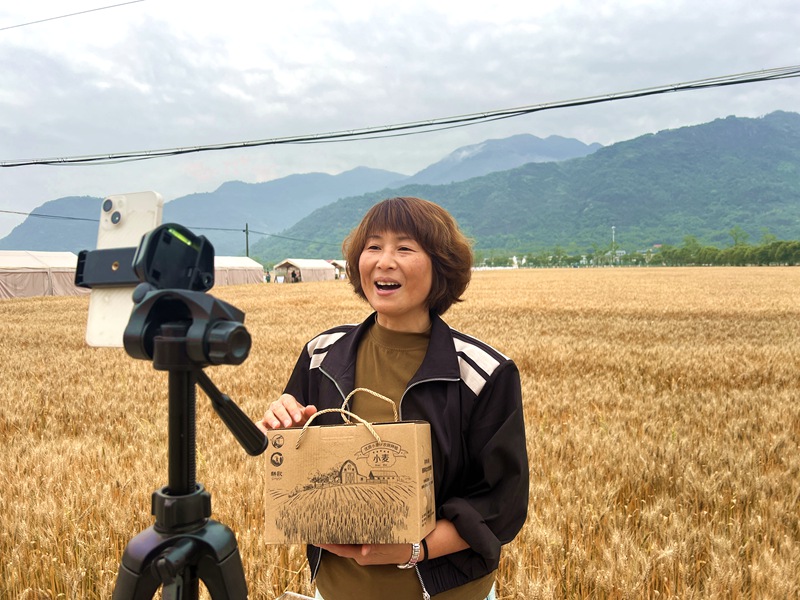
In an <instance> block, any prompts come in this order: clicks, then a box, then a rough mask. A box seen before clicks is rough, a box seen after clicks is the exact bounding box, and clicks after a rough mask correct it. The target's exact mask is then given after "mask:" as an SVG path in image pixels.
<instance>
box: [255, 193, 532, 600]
mask: <svg viewBox="0 0 800 600" xmlns="http://www.w3.org/2000/svg"><path fill="white" fill-rule="evenodd" d="M343 251H344V256H345V258H346V259H347V276H348V280H349V281H350V284H351V285H352V286H353V289H354V291H355V293H356V295H358V296H359V297H361V298H362V299H364V300H366V301H367V302H368V303H369V304H370V305H371V306H372V308H373V309H374V311H375V312H374V313H372V314H371V315H370V316H369V317H368V318H367V319H366V320H365V321H364V322H363V323H361V324H360V325H341V326H339V327H335V328H333V329H330V330H328V331H326V332H324V333H322V334H320V335H319V336H317V337H315V338H314V339H313V340H311V341H310V342H309V343H308V344H307V345H306V346H305V347H304V348H303V350H302V352H301V354H300V358H299V359H298V360H297V363H296V365H295V368H294V371H293V372H292V374H291V376H290V378H289V382H288V384H287V385H286V388H285V390H284V393H283V395H282V396H281V397H280V398H278V399H277V400H275V401H274V402H272V403H271V404H270V406H269V408H268V409H267V411H266V413H265V415H264V418H263V419H262V420H261V421H260V422H259V423H258V425H259V427H260V428H261V429H262V430H264V431H268V430H270V429H279V428H282V427H291V426H301V425H303V424H305V423H306V421H307V420H308V419H309V418H310V417H311V415H313V414H314V413H316V412H317V411H318V410H322V409H326V408H339V407H340V406H341V405H342V402H343V401H344V398H345V397H346V396H347V394H349V393H350V392H351V391H352V390H354V389H355V388H359V387H364V388H368V389H371V390H373V391H375V392H378V393H380V394H383V395H384V396H386V397H388V398H393V399H394V400H395V402H396V404H397V410H398V411H399V414H400V417H401V419H403V420H415V419H419V420H423V421H427V422H429V423H430V424H431V435H432V453H433V468H434V485H435V488H434V490H435V496H436V526H435V529H434V530H433V531H432V532H431V533H430V534H428V536H427V537H426V538H425V539H424V540H419V543H414V544H364V545H323V546H313V545H308V547H307V553H308V559H309V564H310V567H311V577H312V580H313V581H314V583H315V584H316V587H317V592H316V593H317V596H316V597H317V598H323V599H324V600H352V599H354V598H358V599H359V600H370V599H371V600H376V599H379V600H420V599H421V598H423V597H428V596H424V594H429V595H431V596H433V598H434V600H476V599H478V600H483V599H484V598H487V599H493V598H494V597H495V595H494V580H495V572H496V570H497V567H498V564H499V561H500V553H501V547H502V545H503V544H507V543H509V542H510V541H511V540H513V539H514V537H515V536H516V535H517V533H518V532H519V531H520V529H521V528H522V525H523V523H524V522H525V519H526V516H527V510H528V485H529V483H528V476H529V475H528V457H527V452H526V443H525V425H524V422H523V416H522V392H521V386H520V378H519V371H518V370H517V367H516V365H515V364H514V362H513V361H512V360H511V359H509V358H508V357H506V356H504V355H502V354H501V353H500V352H498V351H497V350H495V349H494V348H492V347H490V346H488V345H487V344H485V343H483V342H481V341H479V340H477V339H475V338H472V337H469V336H467V335H465V334H463V333H460V332H458V331H455V330H454V329H451V328H450V327H449V326H448V325H447V324H446V323H445V322H444V321H443V320H442V318H441V316H440V315H442V314H443V313H444V312H445V311H447V309H448V308H450V306H451V305H453V304H454V303H455V302H459V301H460V300H461V296H462V294H463V293H464V291H465V289H466V287H467V285H468V283H469V280H470V276H471V272H472V271H471V269H472V250H471V248H470V245H469V243H468V241H467V239H466V238H465V237H464V235H463V234H462V233H461V231H460V230H459V229H458V225H457V224H456V222H455V220H454V219H453V218H452V216H451V215H450V214H449V213H448V212H447V211H445V210H444V209H442V208H441V207H439V206H437V205H436V204H433V203H432V202H428V201H427V200H421V199H419V198H391V199H388V200H384V201H382V202H380V203H378V204H376V205H375V206H373V207H372V208H371V209H370V210H369V211H368V212H367V214H366V215H365V216H364V218H363V220H362V221H361V223H360V224H359V225H358V227H356V229H354V230H353V231H352V232H351V233H350V235H349V236H348V237H347V239H346V240H345V241H344V244H343ZM401 398H402V402H401V400H400V399H401ZM349 408H350V410H351V411H353V412H355V413H356V414H358V415H359V416H361V417H362V418H364V419H366V420H368V421H373V422H375V421H387V420H389V421H391V420H393V415H392V410H391V407H388V406H387V405H386V403H383V402H377V403H376V402H375V401H374V399H373V398H372V397H371V396H370V395H369V394H365V393H364V392H359V393H358V394H356V395H355V396H354V397H353V399H352V400H351V402H350V406H349ZM331 416H332V415H328V414H326V415H322V417H320V418H319V419H318V421H319V424H333V423H337V422H340V420H339V421H337V417H338V415H336V416H333V418H330V419H329V418H328V417H331ZM315 423H317V421H316V420H315ZM398 567H399V568H398Z"/></svg>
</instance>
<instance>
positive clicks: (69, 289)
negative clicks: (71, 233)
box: [0, 250, 90, 299]
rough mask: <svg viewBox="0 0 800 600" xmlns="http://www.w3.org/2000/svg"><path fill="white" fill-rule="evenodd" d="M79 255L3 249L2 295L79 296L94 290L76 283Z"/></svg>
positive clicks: (0, 269) (0, 266)
mask: <svg viewBox="0 0 800 600" xmlns="http://www.w3.org/2000/svg"><path fill="white" fill-rule="evenodd" d="M77 263H78V257H77V255H75V254H73V253H72V252H34V251H27V250H2V251H0V298H2V299H4V298H27V297H30V296H77V295H80V294H88V293H89V292H90V290H88V289H85V288H79V287H77V286H76V285H75V268H76V266H77Z"/></svg>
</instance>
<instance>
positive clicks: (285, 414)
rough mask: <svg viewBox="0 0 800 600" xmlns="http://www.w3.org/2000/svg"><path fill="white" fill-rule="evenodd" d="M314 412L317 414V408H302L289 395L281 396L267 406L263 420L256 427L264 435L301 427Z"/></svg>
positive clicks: (310, 406)
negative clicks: (273, 430)
mask: <svg viewBox="0 0 800 600" xmlns="http://www.w3.org/2000/svg"><path fill="white" fill-rule="evenodd" d="M315 412H317V407H316V406H314V405H313V404H309V405H308V406H303V405H302V404H300V403H299V402H298V401H297V399H296V398H295V397H294V396H292V395H291V394H283V395H282V396H281V397H280V398H278V399H277V400H275V402H273V403H272V404H270V405H269V408H268V409H267V412H266V413H264V418H263V419H261V421H259V422H258V423H256V425H257V426H258V428H259V429H260V430H261V431H263V432H264V433H266V432H267V431H269V430H270V429H282V428H285V427H302V426H303V425H305V424H306V421H308V420H309V419H310V418H311V415H313V414H314V413H315Z"/></svg>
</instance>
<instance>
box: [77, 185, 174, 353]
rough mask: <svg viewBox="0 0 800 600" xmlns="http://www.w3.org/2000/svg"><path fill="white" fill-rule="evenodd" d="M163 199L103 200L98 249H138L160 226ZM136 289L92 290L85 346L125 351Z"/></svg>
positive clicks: (118, 197)
mask: <svg viewBox="0 0 800 600" xmlns="http://www.w3.org/2000/svg"><path fill="white" fill-rule="evenodd" d="M163 209H164V199H163V198H162V197H161V194H158V193H156V192H136V193H134V194H118V195H114V196H108V197H107V198H104V199H103V202H102V204H101V206H100V225H99V227H98V229H97V249H98V250H104V249H107V248H128V247H134V246H138V245H139V242H141V240H142V236H143V235H144V234H145V233H147V232H148V231H150V230H152V229H155V228H156V227H158V226H159V225H160V224H161V215H162V212H163ZM135 288H136V286H135V285H131V286H121V287H98V288H92V293H91V295H90V297H89V316H88V319H87V321H86V343H87V344H89V345H90V346H106V347H122V334H123V333H124V332H125V327H126V326H127V325H128V320H129V319H130V316H131V311H132V310H133V298H132V294H133V290H134V289H135Z"/></svg>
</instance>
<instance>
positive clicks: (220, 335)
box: [113, 290, 266, 600]
mask: <svg viewBox="0 0 800 600" xmlns="http://www.w3.org/2000/svg"><path fill="white" fill-rule="evenodd" d="M140 295H141V294H140ZM143 295H144V298H143V299H142V301H141V302H140V303H138V304H137V306H136V308H135V309H134V311H133V314H132V316H131V320H130V322H129V323H128V327H127V329H126V330H125V335H124V344H125V349H126V351H127V352H128V354H130V355H131V356H133V357H134V358H142V359H150V358H152V360H153V367H154V368H155V369H157V370H162V371H168V373H169V483H168V485H167V486H166V487H162V488H160V489H158V490H156V491H155V492H153V496H152V514H153V515H154V516H155V524H154V525H153V526H151V527H150V528H148V529H146V530H145V531H142V532H141V533H139V534H138V535H137V536H135V537H134V538H133V539H132V540H131V541H130V542H129V543H128V545H127V547H126V548H125V552H124V554H123V556H122V561H121V564H120V568H119V571H118V575H117V581H116V585H115V587H114V593H113V600H129V599H130V600H143V599H146V598H152V597H153V596H154V594H155V593H156V592H157V591H158V588H159V587H161V586H163V592H162V598H164V599H165V600H166V599H168V600H196V599H197V598H198V594H199V583H200V582H201V581H202V582H203V584H204V585H205V586H206V588H207V590H208V591H209V593H210V594H211V597H212V598H213V600H239V599H245V598H247V583H246V581H245V577H244V569H243V567H242V561H241V557H240V555H239V549H238V546H237V543H236V537H235V536H234V533H233V531H232V530H231V529H230V528H228V527H227V526H225V525H223V524H222V523H218V522H217V521H214V520H212V519H210V516H211V494H209V492H207V491H206V490H205V489H204V488H203V486H202V485H201V484H198V483H197V482H196V481H195V477H196V447H195V404H196V385H200V386H201V388H202V389H203V391H204V392H205V393H206V394H207V395H208V396H209V398H211V401H212V404H213V406H214V409H215V410H216V412H217V414H218V415H219V416H220V417H221V418H222V420H223V421H224V422H225V424H226V425H227V426H228V428H229V429H230V430H231V432H232V433H233V434H234V436H235V437H236V438H237V440H238V441H239V443H240V444H241V445H242V446H243V447H244V448H245V450H246V451H247V452H248V453H249V454H250V455H252V456H256V455H258V454H261V453H262V452H263V451H264V450H265V449H266V436H264V435H263V434H262V433H261V431H260V430H259V429H258V428H257V427H256V426H255V425H254V424H253V422H252V421H251V420H250V419H249V418H248V417H247V416H246V415H245V414H244V413H243V412H242V411H241V410H240V409H239V408H238V407H237V406H236V405H235V404H234V403H233V402H232V401H231V400H230V398H228V397H227V396H226V395H224V394H222V393H221V392H220V391H219V390H218V389H217V388H216V386H214V384H213V382H212V381H211V380H210V379H209V378H208V377H207V376H206V374H205V373H204V372H203V367H204V366H207V365H208V364H239V363H241V362H243V361H244V360H245V358H246V357H247V354H248V353H249V350H250V335H249V333H247V330H246V329H245V328H244V326H243V325H242V324H241V323H239V322H236V321H241V320H242V319H243V318H244V313H241V312H240V311H239V310H238V309H236V308H234V307H232V306H230V305H228V304H226V303H224V302H222V301H220V300H216V299H215V298H213V297H211V296H208V295H206V294H203V293H202V292H197V291H180V290H164V291H157V292H152V291H151V292H144V294H143Z"/></svg>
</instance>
